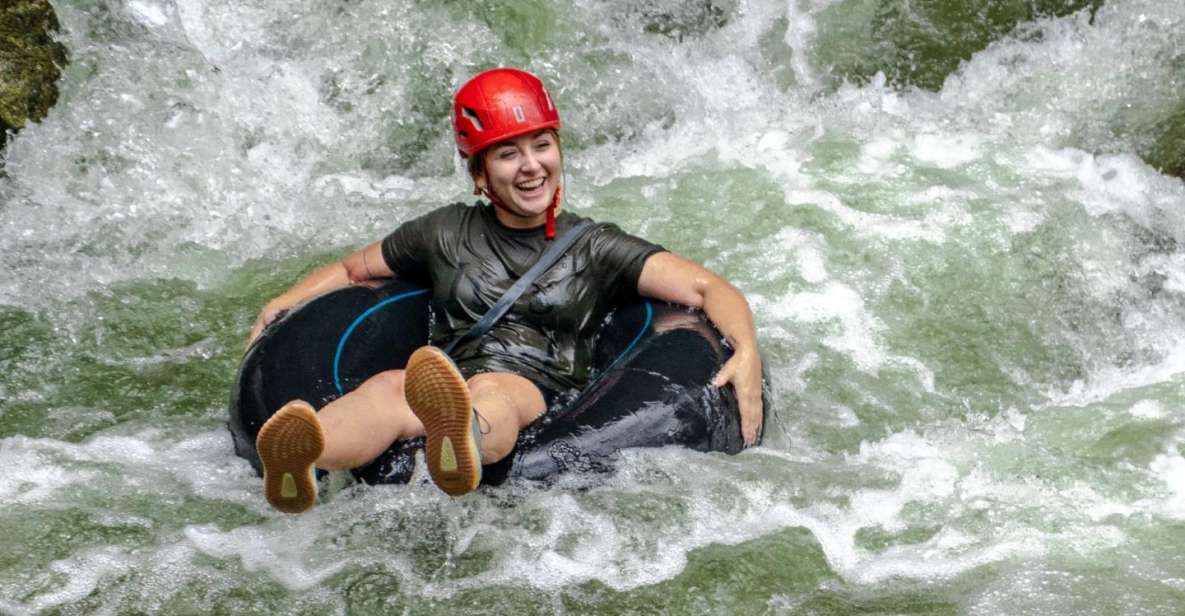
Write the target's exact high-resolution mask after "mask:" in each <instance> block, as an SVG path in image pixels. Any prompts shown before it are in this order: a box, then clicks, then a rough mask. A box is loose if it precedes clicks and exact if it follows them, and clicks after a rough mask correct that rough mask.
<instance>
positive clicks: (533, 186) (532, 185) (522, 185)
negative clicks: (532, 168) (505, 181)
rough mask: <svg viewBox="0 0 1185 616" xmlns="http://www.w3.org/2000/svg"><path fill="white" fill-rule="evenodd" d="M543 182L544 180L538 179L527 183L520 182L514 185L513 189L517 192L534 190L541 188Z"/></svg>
mask: <svg viewBox="0 0 1185 616" xmlns="http://www.w3.org/2000/svg"><path fill="white" fill-rule="evenodd" d="M543 180H544V178H539V179H537V180H531V181H529V182H521V183H518V184H515V185H514V187H515V188H517V189H519V190H535V189H536V188H539V187H540V186H543Z"/></svg>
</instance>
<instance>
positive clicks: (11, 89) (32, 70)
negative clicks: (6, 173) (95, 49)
mask: <svg viewBox="0 0 1185 616" xmlns="http://www.w3.org/2000/svg"><path fill="white" fill-rule="evenodd" d="M58 28H59V24H58V18H57V15H55V14H54V10H53V6H52V5H50V3H49V0H3V1H2V2H0V147H3V144H4V141H5V140H6V138H7V131H9V130H18V129H21V128H24V126H25V124H27V123H29V122H38V121H40V120H41V119H42V118H44V117H45V115H46V114H47V113H49V108H50V107H53V105H54V103H55V102H57V100H58V87H57V81H58V77H59V76H60V75H61V67H63V66H65V64H66V60H67V56H66V48H65V47H64V46H63V45H62V44H61V43H58V42H57V41H55V40H54V39H53V37H52V35H51V33H52V32H55V31H57V30H58Z"/></svg>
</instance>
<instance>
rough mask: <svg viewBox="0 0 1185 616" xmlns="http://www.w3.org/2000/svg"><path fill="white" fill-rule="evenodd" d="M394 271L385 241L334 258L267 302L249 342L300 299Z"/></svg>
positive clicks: (381, 276) (382, 276)
mask: <svg viewBox="0 0 1185 616" xmlns="http://www.w3.org/2000/svg"><path fill="white" fill-rule="evenodd" d="M394 275H395V272H393V271H391V268H390V267H387V262H386V260H384V259H383V250H382V242H381V241H379V242H374V243H373V244H370V245H368V246H366V247H365V248H363V249H361V250H359V251H357V252H355V253H353V254H351V255H350V256H348V257H346V258H344V259H342V260H341V261H334V262H333V263H330V264H329V265H326V266H324V267H322V268H320V269H318V270H316V271H314V272H313V273H311V274H309V275H308V276H305V278H304V279H303V280H301V281H300V282H298V283H296V285H295V286H293V287H292V288H291V289H288V290H287V291H285V292H284V293H282V294H281V295H279V296H278V297H276V298H275V299H273V300H272V301H270V302H268V303H267V305H266V306H264V307H263V310H260V311H259V316H258V317H257V318H256V319H255V324H254V325H252V326H251V334H250V335H249V336H248V337H247V344H248V345H249V344H251V343H252V342H253V341H254V340H255V338H256V337H258V336H259V333H260V332H262V331H263V328H265V327H267V325H268V324H269V323H271V322H272V321H275V320H276V318H278V317H279V316H280V314H282V313H283V312H284V311H286V310H289V309H291V308H292V307H293V306H295V305H297V304H300V303H301V302H304V301H307V300H309V299H312V298H313V297H316V296H318V295H322V294H324V293H328V292H330V291H333V290H335V289H340V288H342V287H345V286H349V285H351V284H354V283H358V282H363V281H365V280H371V279H374V278H390V277H391V276H394Z"/></svg>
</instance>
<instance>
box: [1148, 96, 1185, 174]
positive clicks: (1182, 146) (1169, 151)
mask: <svg viewBox="0 0 1185 616" xmlns="http://www.w3.org/2000/svg"><path fill="white" fill-rule="evenodd" d="M1156 133H1157V138H1156V141H1155V142H1154V143H1153V144H1152V147H1150V148H1148V150H1147V151H1146V152H1142V153H1141V154H1142V156H1143V158H1144V160H1145V161H1147V162H1148V164H1150V165H1152V166H1153V167H1155V168H1156V169H1158V170H1159V171H1160V172H1161V173H1165V174H1168V175H1175V176H1177V177H1179V178H1183V179H1185V102H1183V103H1181V105H1180V106H1178V107H1177V110H1176V111H1175V112H1174V113H1173V114H1172V115H1170V116H1169V117H1168V118H1166V119H1165V120H1164V121H1163V122H1161V123H1160V124H1159V125H1158V126H1157V130H1156Z"/></svg>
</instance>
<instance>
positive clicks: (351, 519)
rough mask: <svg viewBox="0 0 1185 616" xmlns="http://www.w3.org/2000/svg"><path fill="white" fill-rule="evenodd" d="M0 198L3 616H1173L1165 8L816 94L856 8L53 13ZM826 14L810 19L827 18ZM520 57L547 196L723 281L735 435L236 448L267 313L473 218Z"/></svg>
mask: <svg viewBox="0 0 1185 616" xmlns="http://www.w3.org/2000/svg"><path fill="white" fill-rule="evenodd" d="M54 5H55V7H56V8H57V10H58V15H59V17H60V19H61V21H62V24H63V31H62V33H61V35H60V36H61V39H62V41H63V43H65V44H66V45H67V47H68V48H69V49H70V52H71V58H72V62H71V64H70V65H69V66H68V67H67V68H66V69H65V71H64V74H63V78H62V82H61V88H62V96H61V99H60V101H59V103H58V105H57V107H55V108H54V109H53V110H52V112H51V113H50V115H49V117H48V118H46V120H45V121H44V122H42V123H40V124H37V125H31V126H30V127H28V128H27V129H25V130H24V131H22V132H21V133H20V134H19V135H18V136H17V137H16V138H15V139H14V141H13V142H12V143H11V144H10V147H9V150H8V152H7V167H6V174H7V175H6V177H3V178H0V271H2V272H3V274H0V330H2V331H3V334H0V417H2V418H3V421H2V422H0V467H3V468H5V469H6V471H7V472H5V473H4V475H3V476H2V477H0V499H2V500H3V502H4V506H3V507H2V508H0V529H3V531H2V534H0V546H2V547H3V549H0V612H3V613H7V614H37V613H49V614H58V613H60V614H124V613H168V614H180V613H202V614H207V613H225V614H232V613H233V614H324V613H338V614H372V613H373V614H388V613H404V614H431V613H456V612H460V613H490V614H507V613H536V614H553V613H556V614H563V613H567V614H584V613H602V614H617V613H718V614H756V613H770V614H853V613H864V614H954V613H959V614H1070V613H1073V614H1120V613H1124V614H1180V613H1182V612H1183V611H1185V555H1183V553H1185V183H1183V182H1182V181H1181V180H1180V179H1177V178H1172V177H1168V176H1164V175H1161V174H1159V173H1158V172H1157V171H1155V170H1154V169H1152V168H1151V167H1149V166H1148V165H1146V164H1145V163H1144V162H1142V161H1141V159H1139V158H1137V157H1136V156H1135V155H1134V154H1133V152H1136V151H1138V150H1139V148H1140V147H1143V146H1144V145H1145V144H1144V143H1142V142H1141V139H1144V137H1142V136H1141V134H1140V132H1139V131H1138V130H1135V129H1134V128H1133V127H1141V126H1147V125H1149V124H1150V123H1152V122H1153V120H1154V119H1155V118H1156V117H1159V116H1160V115H1163V114H1164V113H1165V112H1166V110H1168V109H1172V108H1173V107H1174V106H1175V105H1179V104H1180V101H1181V100H1183V99H1185V55H1183V53H1185V52H1183V51H1182V50H1185V3H1181V2H1178V1H1176V0H1158V1H1154V0H1130V1H1115V2H1110V3H1108V4H1106V5H1104V6H1103V7H1102V8H1100V9H1099V10H1098V11H1097V12H1096V13H1095V14H1094V15H1093V18H1092V16H1091V15H1090V14H1089V12H1084V13H1078V14H1073V15H1069V16H1066V17H1061V18H1055V19H1043V20H1039V21H1036V22H1032V23H1028V24H1024V25H1023V26H1022V27H1021V28H1020V29H1018V30H1017V31H1015V32H1014V33H1013V35H1011V36H1008V37H1005V38H1003V39H1001V40H998V41H996V42H995V43H993V44H992V45H991V46H989V47H988V48H987V49H985V50H983V51H981V52H978V53H976V54H975V55H974V56H973V57H972V58H971V59H970V60H969V61H968V62H966V63H964V64H963V65H962V66H961V67H960V68H959V70H958V71H956V72H955V73H953V74H952V75H950V76H949V77H948V78H947V79H946V81H945V83H944V84H943V86H942V87H941V89H939V90H938V91H937V92H930V91H923V90H916V89H912V88H908V87H894V86H893V85H891V84H886V83H885V80H884V79H882V78H879V77H875V76H874V77H873V78H871V79H870V80H867V81H860V82H859V83H849V82H845V81H843V80H841V79H837V78H836V77H835V75H834V73H833V72H832V71H830V70H829V69H828V65H827V64H826V63H825V62H824V61H823V59H825V58H833V57H835V56H837V55H842V53H845V52H844V48H843V45H845V44H849V43H850V40H848V39H845V37H844V36H842V35H840V34H842V32H843V31H844V30H843V28H842V27H841V26H843V25H845V24H846V25H847V26H850V27H852V28H853V29H858V26H859V25H860V24H862V23H867V19H868V15H867V13H868V7H869V6H871V4H870V3H869V2H858V1H851V0H849V1H847V2H842V3H841V2H826V1H823V0H790V1H788V2H787V1H782V2H775V1H772V0H737V1H735V2H716V3H705V2H685V3H682V4H679V3H674V4H672V5H671V6H664V4H663V3H658V2H641V1H636V0H634V1H617V2H596V1H593V0H572V1H570V2H567V3H563V4H556V3H552V2H546V1H544V0H535V1H528V2H510V1H506V2H495V1H488V2H481V3H464V2H447V1H443V0H437V1H432V2H429V1H423V2H385V1H380V0H335V1H333V2H324V1H322V0H279V1H271V2H262V1H247V2H242V1H240V0H233V1H232V0H54ZM837 32H839V33H840V34H837ZM496 64H509V65H518V66H523V67H525V68H528V69H530V70H533V71H535V72H537V73H539V74H540V75H542V76H543V77H544V79H545V80H546V81H547V82H548V83H549V84H550V85H551V90H552V93H553V95H554V96H555V98H556V99H557V102H558V103H559V106H560V109H561V112H562V113H563V116H564V121H565V132H564V140H565V141H564V143H565V146H566V152H567V163H568V169H567V186H568V190H567V191H566V192H567V195H568V202H567V205H566V207H569V208H571V209H572V210H573V211H576V212H579V213H581V214H583V215H586V216H592V217H594V218H597V219H604V220H612V221H616V222H618V223H619V224H621V225H622V226H623V227H624V228H625V229H627V230H629V231H632V232H635V233H638V234H641V235H643V236H646V237H648V238H650V239H652V240H654V241H657V242H660V243H662V244H664V245H665V246H667V247H668V248H670V249H672V250H675V251H677V252H679V253H682V254H684V255H686V256H689V257H691V258H694V259H696V260H699V261H701V262H703V263H705V264H706V265H707V266H709V267H710V268H712V269H714V270H716V271H718V272H720V273H721V274H723V275H725V276H726V277H727V278H729V279H730V280H731V281H733V282H734V283H735V284H736V285H737V286H739V287H740V288H741V289H743V290H744V291H745V292H746V294H747V295H748V297H749V299H750V301H751V303H752V305H753V308H754V311H755V314H756V317H757V322H758V327H759V332H760V336H761V342H762V347H763V351H764V353H765V356H766V362H767V366H768V369H769V372H770V377H771V380H772V387H773V393H774V398H775V400H776V403H775V407H774V408H773V409H772V412H773V416H772V417H771V420H770V424H769V427H768V431H767V434H766V441H765V444H764V445H763V446H762V447H759V448H756V449H752V450H749V451H746V452H745V453H743V454H741V455H738V456H735V457H729V456H724V455H719V454H701V453H695V452H689V451H684V450H678V449H663V450H649V451H634V452H628V453H626V454H625V455H624V457H623V460H622V464H621V466H620V471H619V472H618V473H617V474H616V475H614V476H612V477H609V478H605V479H602V480H594V481H590V480H588V479H587V478H580V477H573V478H567V479H565V480H563V481H561V482H560V483H559V484H558V485H555V486H550V487H539V486H531V485H510V486H505V487H501V488H497V489H484V490H482V491H480V492H479V493H477V494H476V495H473V496H470V497H467V498H463V499H457V500H450V499H449V498H447V497H445V496H444V495H443V494H441V493H439V492H438V491H437V490H435V489H434V488H433V487H432V486H431V485H430V484H428V483H426V482H425V478H424V476H423V475H422V474H421V475H419V476H418V477H417V480H416V481H415V482H413V484H412V485H410V486H379V487H367V486H356V485H348V483H345V482H341V481H338V480H331V481H330V482H329V483H330V484H332V485H327V486H326V489H325V491H324V495H325V502H324V503H323V504H322V505H320V506H318V507H317V508H316V509H314V510H313V511H312V512H310V513H308V514H305V515H301V516H288V515H282V514H278V513H276V512H274V511H272V510H270V509H269V508H268V507H267V506H266V504H265V503H264V501H263V499H262V497H261V495H260V482H259V480H258V479H257V478H256V477H255V476H254V475H253V473H252V471H251V469H250V468H249V466H248V465H247V463H246V462H245V461H242V460H240V459H238V458H236V457H235V456H234V453H233V451H232V448H231V443H230V438H229V435H228V433H227V432H226V430H225V427H224V421H225V417H226V402H227V399H228V397H229V390H230V385H231V379H232V378H233V374H234V370H235V366H236V364H237V361H238V358H239V357H240V355H241V352H242V348H243V339H244V337H245V335H246V332H247V329H248V326H249V324H250V322H251V321H252V319H253V317H254V314H255V312H256V311H257V309H258V308H259V307H260V306H261V305H262V303H263V302H265V301H266V300H267V299H268V298H270V297H272V296H274V295H275V294H277V293H279V292H281V291H282V290H283V289H285V288H286V287H287V286H288V285H289V284H290V283H291V282H292V281H294V280H295V279H296V278H297V277H299V276H300V275H302V274H303V273H305V272H307V271H309V270H310V269H312V268H314V267H315V266H317V265H318V264H320V263H323V262H325V261H326V260H328V259H332V258H335V257H337V256H340V255H342V254H344V253H345V252H347V251H349V250H351V249H352V248H354V247H357V246H359V245H361V244H363V243H366V242H369V241H373V240H374V239H378V238H380V237H382V236H383V235H385V234H386V233H387V232H388V231H389V230H390V229H392V228H393V227H394V226H395V225H397V224H399V223H400V222H401V221H404V220H407V219H409V218H411V217H413V216H416V215H418V214H420V213H422V212H425V211H427V210H428V209H430V208H433V207H436V206H438V205H441V204H444V203H446V202H450V201H454V200H457V199H470V198H471V196H470V195H468V191H467V186H468V183H467V180H466V178H465V175H464V172H463V169H462V168H461V165H460V163H459V161H458V160H456V158H455V155H454V152H453V146H452V145H451V140H450V139H451V138H450V136H449V132H448V120H447V110H448V100H449V96H450V94H451V92H452V91H453V90H454V89H455V88H456V87H457V86H458V85H459V83H461V82H462V81H463V80H464V79H465V78H467V77H468V76H470V75H472V74H474V73H475V72H477V71H478V70H480V69H483V68H486V67H489V66H492V65H496Z"/></svg>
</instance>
